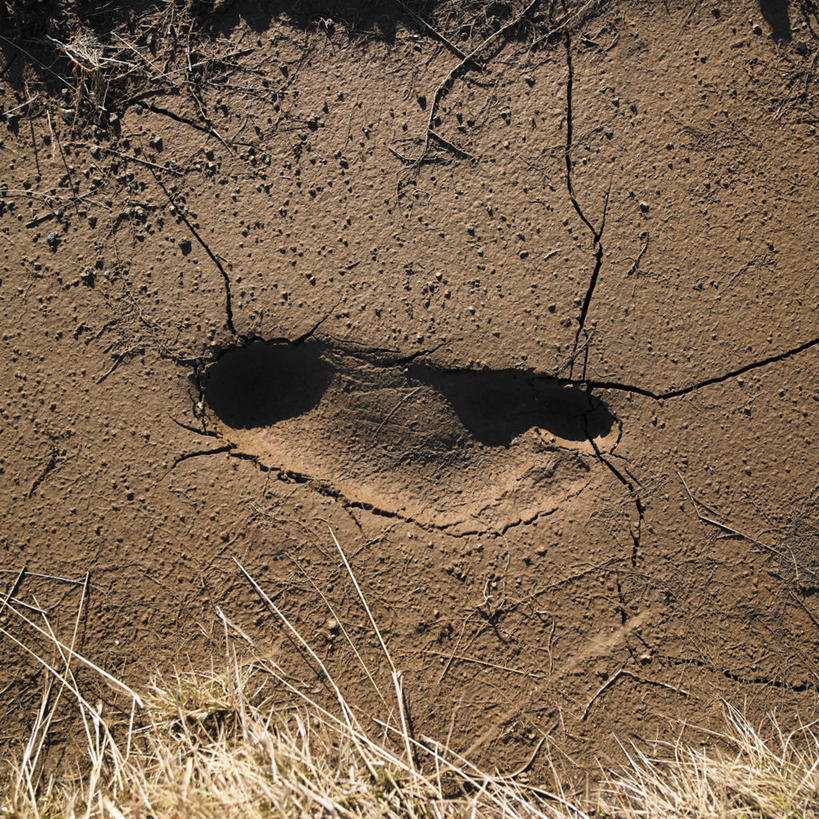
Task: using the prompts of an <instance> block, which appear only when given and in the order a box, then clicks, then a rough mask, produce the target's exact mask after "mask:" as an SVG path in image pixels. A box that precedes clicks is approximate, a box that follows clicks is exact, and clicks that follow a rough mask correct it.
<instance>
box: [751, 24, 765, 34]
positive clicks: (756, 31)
mask: <svg viewBox="0 0 819 819" xmlns="http://www.w3.org/2000/svg"><path fill="white" fill-rule="evenodd" d="M751 31H753V33H754V34H756V35H757V36H759V35H760V34H762V26H761V25H759V23H754V27H753V28H752V29H751Z"/></svg>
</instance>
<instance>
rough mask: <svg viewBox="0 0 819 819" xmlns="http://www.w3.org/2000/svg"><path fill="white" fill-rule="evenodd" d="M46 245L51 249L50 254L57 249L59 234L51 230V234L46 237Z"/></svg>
mask: <svg viewBox="0 0 819 819" xmlns="http://www.w3.org/2000/svg"><path fill="white" fill-rule="evenodd" d="M46 244H47V245H48V246H49V247H50V248H51V251H52V253H53V252H54V251H55V250H56V249H57V248H58V247H59V245H60V234H59V233H55V232H54V231H53V230H52V231H51V233H49V234H48V236H46Z"/></svg>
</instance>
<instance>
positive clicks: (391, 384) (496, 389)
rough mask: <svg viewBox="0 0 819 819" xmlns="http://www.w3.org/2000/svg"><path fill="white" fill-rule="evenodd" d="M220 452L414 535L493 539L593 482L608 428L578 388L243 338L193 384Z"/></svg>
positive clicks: (610, 422) (534, 377)
mask: <svg viewBox="0 0 819 819" xmlns="http://www.w3.org/2000/svg"><path fill="white" fill-rule="evenodd" d="M200 385H201V389H202V395H203V398H204V403H205V405H206V407H207V415H208V417H209V420H210V424H211V426H212V427H213V429H214V431H216V432H217V433H218V435H219V437H220V438H222V439H224V440H225V441H227V442H228V443H229V444H230V446H231V451H232V453H233V454H237V455H239V454H240V455H244V456H248V457H252V458H254V459H255V460H257V462H258V463H259V464H261V465H263V466H264V467H265V468H268V469H273V470H276V471H279V472H280V473H285V474H289V475H296V476H301V477H302V478H303V479H305V480H309V481H310V482H313V483H315V484H317V485H322V486H325V487H327V489H328V490H329V492H330V493H331V494H335V495H337V496H341V497H343V498H344V499H345V500H347V501H348V502H349V503H350V504H351V505H358V506H361V507H363V508H369V509H374V510H377V511H383V512H384V513H385V514H395V515H397V516H399V517H403V518H406V519H407V520H413V521H415V522H418V523H420V524H422V525H428V526H434V527H436V528H446V529H455V530H459V531H467V530H475V531H482V530H484V529H486V528H487V527H488V528H494V529H498V530H501V531H505V529H507V528H509V527H510V526H514V525H517V524H519V523H522V522H524V521H528V520H533V519H534V518H535V517H538V516H539V515H542V514H548V513H550V512H551V511H554V510H555V509H556V508H557V507H558V506H559V505H561V504H562V503H564V502H565V501H566V500H567V499H568V498H570V497H574V496H576V495H577V494H578V493H579V492H580V491H581V490H582V489H583V488H585V487H586V486H587V485H588V484H589V482H590V481H591V480H592V479H593V476H594V474H596V470H595V472H594V473H593V468H594V467H595V465H596V464H597V463H598V452H599V450H601V449H606V448H607V447H608V445H609V444H608V441H607V439H608V438H609V437H610V436H611V437H612V438H614V437H615V428H616V427H617V425H616V419H615V418H614V417H613V416H612V414H611V413H610V412H609V410H608V408H607V407H606V405H605V404H604V403H603V402H602V401H601V400H599V399H598V398H597V397H595V396H592V395H591V393H590V392H589V391H588V390H587V389H586V388H584V387H580V386H576V385H566V384H563V383H561V382H560V381H559V380H557V379H554V378H552V377H549V376H546V375H541V374H536V373H527V372H522V371H518V370H509V369H506V370H452V369H445V368H440V367H437V366H434V365H433V364H430V363H427V362H425V361H420V360H412V359H395V358H392V359H390V358H388V357H386V356H384V355H382V354H380V353H373V352H366V351H365V352H361V351H356V350H346V349H343V348H341V347H339V346H330V345H327V344H323V343H319V342H313V341H310V342H306V343H303V344H292V343H280V342H263V341H252V342H250V343H248V344H246V345H244V346H241V347H236V348H233V349H230V350H228V351H226V352H224V353H223V354H222V355H221V356H220V357H219V358H218V360H217V361H216V362H214V363H213V364H211V365H210V366H209V367H208V368H207V369H206V370H205V372H204V373H203V374H202V378H201V382H200Z"/></svg>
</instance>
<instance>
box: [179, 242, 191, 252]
mask: <svg viewBox="0 0 819 819" xmlns="http://www.w3.org/2000/svg"><path fill="white" fill-rule="evenodd" d="M179 249H180V250H181V251H182V255H183V256H187V255H188V254H189V253H190V252H191V250H193V247H192V245H191V242H190V239H180V240H179Z"/></svg>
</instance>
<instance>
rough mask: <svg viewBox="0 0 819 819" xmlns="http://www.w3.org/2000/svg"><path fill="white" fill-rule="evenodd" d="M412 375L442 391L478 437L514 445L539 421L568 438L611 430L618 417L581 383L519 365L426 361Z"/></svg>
mask: <svg viewBox="0 0 819 819" xmlns="http://www.w3.org/2000/svg"><path fill="white" fill-rule="evenodd" d="M410 374H411V375H412V377H413V378H415V379H417V380H418V381H421V382H422V383H425V384H429V385H430V386H431V387H433V388H434V389H435V390H437V391H438V392H439V393H440V394H441V395H443V396H444V397H445V398H446V400H447V401H448V402H449V404H450V405H451V406H452V409H453V410H454V412H455V414H456V415H457V416H458V418H459V419H460V421H461V423H462V424H463V425H464V427H466V429H467V430H468V432H469V433H470V435H472V437H473V438H475V440H477V441H480V442H481V443H482V444H485V445H486V446H509V444H511V443H512V441H513V440H514V439H515V438H516V437H517V436H519V435H521V434H522V433H524V432H526V430H528V429H530V428H532V427H539V428H541V429H545V430H547V431H548V432H551V433H552V434H553V435H556V436H558V437H559V438H563V439H565V440H569V441H584V440H586V439H587V438H588V437H591V438H598V437H600V436H605V435H607V434H608V433H609V432H610V431H611V428H612V425H613V424H614V417H613V416H612V415H611V413H610V412H609V411H608V409H607V408H606V406H605V404H603V402H602V401H600V400H599V399H597V398H593V397H591V396H589V395H588V393H587V392H586V391H585V390H584V389H581V388H579V387H572V386H564V385H562V384H560V383H559V382H558V381H556V380H554V379H551V378H548V377H546V376H538V375H532V374H529V373H524V372H520V371H517V370H484V371H475V370H460V371H442V370H436V369H434V368H432V367H425V366H423V365H420V366H415V367H412V368H411V369H410Z"/></svg>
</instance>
